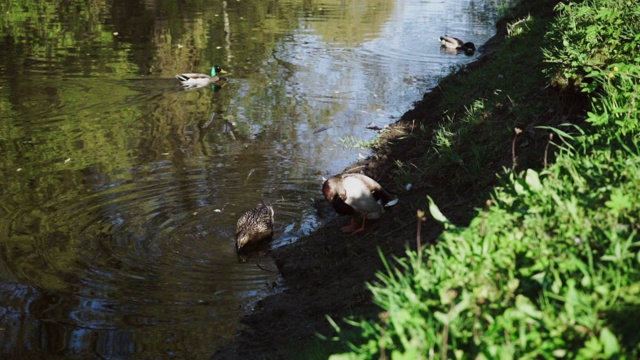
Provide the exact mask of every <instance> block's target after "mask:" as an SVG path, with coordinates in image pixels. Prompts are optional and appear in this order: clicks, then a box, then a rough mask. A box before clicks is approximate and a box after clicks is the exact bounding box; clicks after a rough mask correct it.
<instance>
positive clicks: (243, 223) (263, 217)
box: [236, 203, 274, 252]
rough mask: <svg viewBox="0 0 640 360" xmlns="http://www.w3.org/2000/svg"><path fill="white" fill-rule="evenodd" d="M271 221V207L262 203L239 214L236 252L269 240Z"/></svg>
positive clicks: (272, 217) (271, 230)
mask: <svg viewBox="0 0 640 360" xmlns="http://www.w3.org/2000/svg"><path fill="white" fill-rule="evenodd" d="M273 221H274V212H273V207H272V206H271V205H265V204H264V203H262V205H260V206H258V207H255V208H253V209H250V210H248V211H247V212H245V213H244V214H243V215H242V216H240V218H239V219H238V223H237V224H236V249H237V250H238V252H242V251H243V250H248V249H249V248H252V247H255V246H257V245H259V244H261V243H262V242H264V241H268V240H271V238H272V236H273Z"/></svg>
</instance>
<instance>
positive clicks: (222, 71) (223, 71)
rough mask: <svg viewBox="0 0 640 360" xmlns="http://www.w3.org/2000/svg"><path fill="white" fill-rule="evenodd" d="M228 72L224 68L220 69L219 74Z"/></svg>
mask: <svg viewBox="0 0 640 360" xmlns="http://www.w3.org/2000/svg"><path fill="white" fill-rule="evenodd" d="M226 73H227V72H226V71H225V70H223V69H220V72H219V73H218V74H226Z"/></svg>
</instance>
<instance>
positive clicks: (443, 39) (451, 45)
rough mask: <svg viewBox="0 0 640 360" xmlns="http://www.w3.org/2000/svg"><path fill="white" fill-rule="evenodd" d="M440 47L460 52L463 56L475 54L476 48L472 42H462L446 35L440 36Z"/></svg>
mask: <svg viewBox="0 0 640 360" xmlns="http://www.w3.org/2000/svg"><path fill="white" fill-rule="evenodd" d="M440 45H441V46H443V47H445V48H447V49H456V50H462V51H464V53H465V55H473V53H475V52H476V46H475V45H474V44H473V43H472V42H464V41H462V40H460V39H458V38H456V37H453V36H448V35H445V36H440Z"/></svg>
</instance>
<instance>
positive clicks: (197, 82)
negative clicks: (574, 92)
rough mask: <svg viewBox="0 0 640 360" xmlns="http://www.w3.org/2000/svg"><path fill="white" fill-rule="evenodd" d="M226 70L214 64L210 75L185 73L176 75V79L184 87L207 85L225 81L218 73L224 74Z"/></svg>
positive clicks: (193, 87)
mask: <svg viewBox="0 0 640 360" xmlns="http://www.w3.org/2000/svg"><path fill="white" fill-rule="evenodd" d="M226 73H227V72H226V71H224V70H222V69H221V68H220V66H218V65H215V66H213V67H212V68H211V75H207V74H199V73H185V74H178V75H176V79H178V80H180V82H181V83H182V86H183V87H185V88H190V89H195V88H201V87H204V86H207V85H209V84H217V83H220V82H222V81H225V80H226V78H224V77H221V76H220V74H226Z"/></svg>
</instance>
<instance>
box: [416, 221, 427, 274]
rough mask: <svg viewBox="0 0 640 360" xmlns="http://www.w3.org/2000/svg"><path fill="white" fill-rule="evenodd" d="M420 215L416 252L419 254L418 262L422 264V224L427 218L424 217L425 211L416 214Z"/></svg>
mask: <svg viewBox="0 0 640 360" xmlns="http://www.w3.org/2000/svg"><path fill="white" fill-rule="evenodd" d="M416 213H417V215H418V231H417V234H416V251H417V252H418V262H419V263H421V262H422V222H423V221H426V220H427V218H426V217H425V216H424V215H425V214H424V211H422V210H420V209H418V211H417V212H416Z"/></svg>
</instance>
